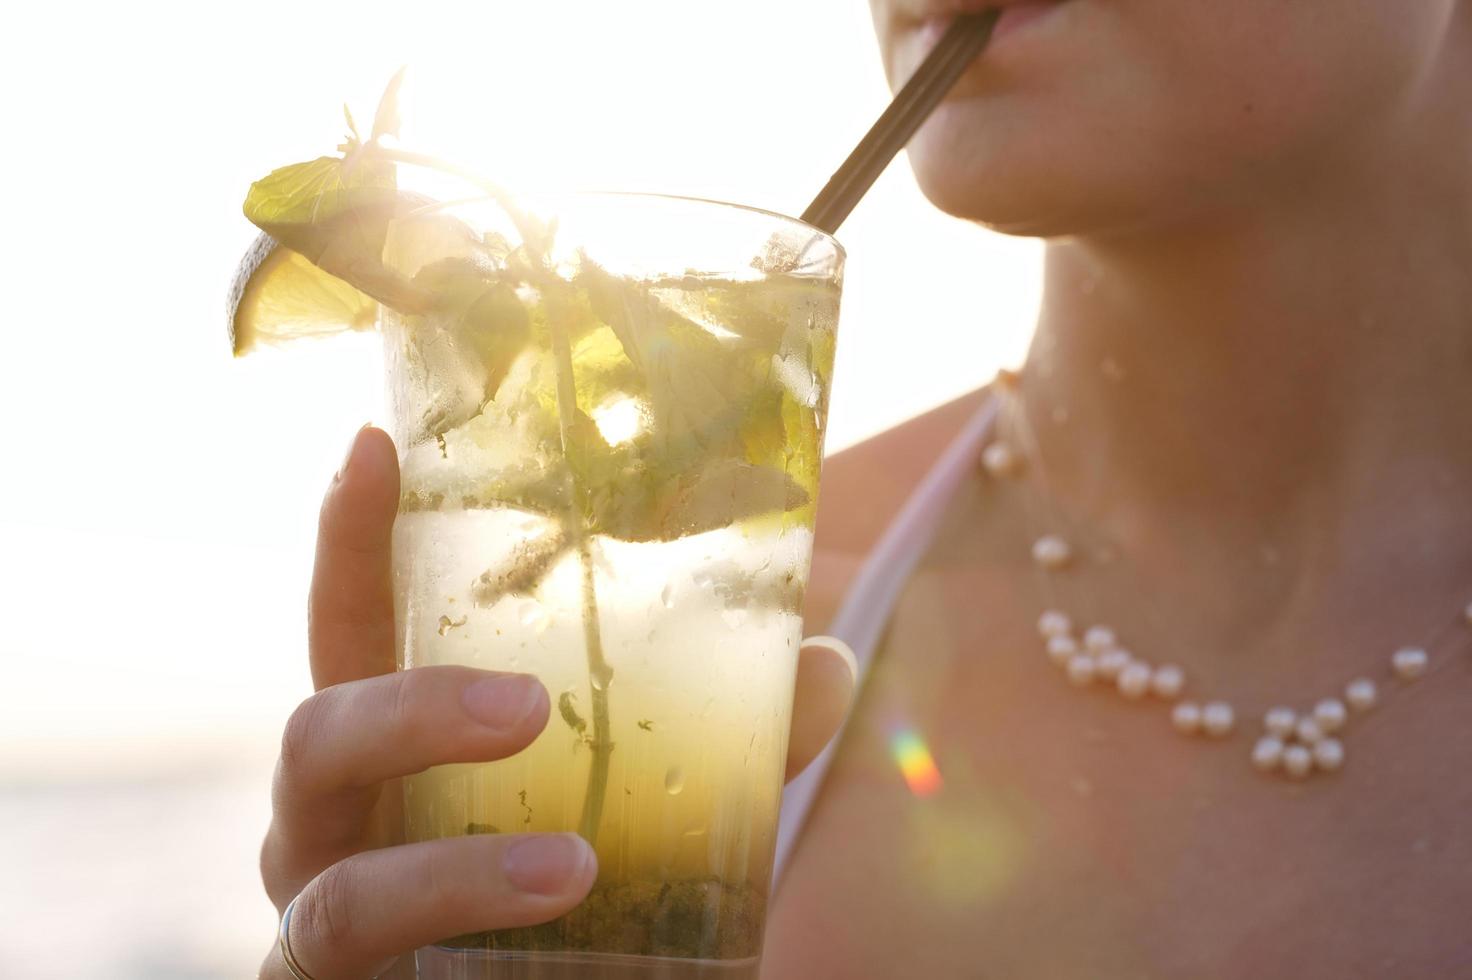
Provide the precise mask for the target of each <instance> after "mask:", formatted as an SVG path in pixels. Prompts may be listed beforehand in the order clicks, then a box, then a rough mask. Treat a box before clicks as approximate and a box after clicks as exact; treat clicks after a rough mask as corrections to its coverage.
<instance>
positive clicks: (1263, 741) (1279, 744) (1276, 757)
mask: <svg viewBox="0 0 1472 980" xmlns="http://www.w3.org/2000/svg"><path fill="white" fill-rule="evenodd" d="M1281 761H1283V740H1282V739H1281V738H1278V737H1277V736H1276V735H1264V736H1263V737H1262V738H1260V739H1258V740H1257V744H1256V745H1254V746H1253V747H1252V764H1253V765H1254V766H1256V767H1257V768H1258V769H1261V770H1262V771H1263V772H1271V771H1272V770H1274V769H1276V768H1278V763H1279V762H1281Z"/></svg>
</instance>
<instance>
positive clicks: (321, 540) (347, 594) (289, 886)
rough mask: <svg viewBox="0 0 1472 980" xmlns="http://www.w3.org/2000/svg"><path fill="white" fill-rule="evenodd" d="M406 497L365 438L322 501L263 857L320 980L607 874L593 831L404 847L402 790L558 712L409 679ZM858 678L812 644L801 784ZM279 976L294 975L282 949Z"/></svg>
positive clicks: (566, 897) (531, 693)
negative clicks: (395, 537)
mask: <svg viewBox="0 0 1472 980" xmlns="http://www.w3.org/2000/svg"><path fill="white" fill-rule="evenodd" d="M398 497H399V474H398V461H397V457H396V455H395V452H394V447H393V444H392V443H391V442H390V440H389V438H388V436H387V435H386V434H385V433H383V432H382V431H380V430H378V429H374V428H367V427H365V428H364V429H362V430H361V431H359V433H358V434H357V436H356V437H355V438H354V440H353V444H352V447H351V448H350V450H349V452H348V457H347V459H346V460H345V461H344V462H343V466H342V469H341V470H340V471H339V472H338V474H337V475H336V476H335V477H334V478H333V481H332V486H331V487H330V488H329V489H328V492H327V497H326V499H325V500H324V501H323V505H322V514H321V519H320V522H319V531H318V539H317V559H316V568H315V571H314V573H313V577H312V590H311V598H310V601H309V605H308V621H309V628H308V641H309V650H310V657H311V668H312V681H313V685H314V686H315V688H316V690H317V693H316V694H314V695H312V696H311V697H310V698H308V699H307V700H306V701H304V702H303V703H302V705H301V706H300V707H299V708H297V710H296V711H295V712H294V713H293V714H292V716H291V719H290V721H288V722H287V725H286V732H285V734H284V735H283V737H282V741H281V758H280V761H279V762H278V764H277V767H276V778H275V782H274V785H273V787H272V811H273V812H272V819H271V827H270V830H269V831H267V834H266V840H265V844H264V846H263V847H262V849H261V875H262V878H263V879H264V881H265V885H266V892H267V894H268V895H269V896H270V898H271V901H272V902H274V903H275V905H276V908H277V910H278V911H284V910H285V908H286V905H287V903H288V902H290V901H292V899H293V898H295V899H296V904H295V905H294V906H293V910H292V919H291V923H290V933H291V936H290V940H291V949H292V953H293V955H294V956H295V957H296V959H297V961H298V963H299V964H300V966H301V968H302V969H303V970H305V971H306V972H307V973H309V974H310V975H311V976H312V977H313V978H314V980H361V978H366V977H372V976H374V975H376V974H380V973H383V972H384V971H386V970H388V969H390V968H391V967H392V965H393V964H394V962H395V960H396V959H397V958H398V957H399V956H401V955H402V954H404V953H407V952H409V951H411V950H414V949H417V948H419V947H421V946H424V945H427V944H429V943H433V942H435V941H437V940H440V939H444V938H445V937H447V936H452V935H458V934H462V933H468V932H480V931H484V930H488V929H501V928H509V927H514V926H525V925H533V924H535V923H539V922H546V921H548V920H550V919H554V918H556V917H557V916H559V915H562V914H563V913H565V912H567V911H569V910H570V909H572V908H573V907H574V906H576V905H577V904H578V903H579V902H581V901H582V900H583V898H584V897H585V896H586V895H587V893H588V890H589V889H590V888H591V887H592V886H593V880H594V878H595V877H596V875H597V870H598V869H597V860H596V858H595V857H594V855H593V851H592V849H591V848H590V847H588V845H587V844H586V843H585V842H584V841H583V840H582V839H581V838H579V837H578V836H577V835H575V834H475V835H470V836H466V837H454V838H447V839H444V840H437V841H428V842H424V843H417V844H404V843H402V838H401V836H400V835H401V829H402V811H401V805H402V797H401V793H400V790H399V782H398V780H399V777H401V776H406V775H411V774H413V773H417V772H421V771H423V770H424V769H427V768H428V767H430V766H433V765H439V764H441V763H447V762H473V761H474V762H478V761H488V760H492V759H502V758H505V757H506V756H509V755H514V754H515V753H517V752H519V751H521V750H522V749H523V748H525V747H526V746H528V745H529V744H531V742H532V740H533V739H535V738H536V737H537V735H538V734H539V733H540V732H541V730H542V728H543V726H545V725H546V723H547V716H548V710H549V702H548V697H547V691H546V689H545V688H544V687H543V686H542V685H541V683H540V682H539V681H538V680H537V679H536V678H534V677H531V676H528V675H524V674H507V673H499V672H495V671H483V670H475V669H472V668H469V667H450V666H444V667H421V668H417V669H414V670H408V671H396V670H395V665H394V629H393V592H392V584H391V581H390V564H389V541H390V532H391V530H392V527H393V521H394V513H395V510H396V507H397V504H398ZM853 676H854V674H853V658H852V654H850V653H849V652H848V651H847V649H846V648H845V647H843V645H842V644H841V643H837V642H836V641H828V640H819V641H809V642H807V643H805V644H804V646H803V649H802V654H801V658H800V660H799V665H798V686H797V696H796V702H795V705H794V709H793V712H794V719H793V726H792V738H791V742H790V748H789V751H788V760H787V764H788V769H787V778H788V779H791V778H792V777H793V776H795V775H797V773H798V772H800V771H801V770H802V768H803V767H805V766H806V765H807V764H808V763H809V762H811V761H812V759H813V758H814V757H815V756H816V755H817V754H818V752H819V751H821V750H822V748H823V746H824V745H826V744H827V742H828V740H829V739H830V738H831V737H832V736H833V733H834V732H836V731H837V729H838V726H839V724H840V723H841V721H842V719H843V717H844V715H845V713H846V712H847V709H848V703H849V700H850V699H851V697H852V691H853ZM407 975H410V976H412V972H411V973H408V974H407ZM261 977H262V978H263V980H290V978H291V972H290V970H289V969H288V968H287V966H286V963H285V962H284V960H283V959H282V956H281V954H280V951H279V949H278V948H277V946H276V945H275V944H273V945H272V948H271V951H270V953H269V954H268V955H267V957H266V960H265V963H264V965H263V967H262V970H261Z"/></svg>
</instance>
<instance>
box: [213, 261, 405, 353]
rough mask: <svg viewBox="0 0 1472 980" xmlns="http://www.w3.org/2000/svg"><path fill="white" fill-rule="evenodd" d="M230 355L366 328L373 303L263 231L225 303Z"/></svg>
mask: <svg viewBox="0 0 1472 980" xmlns="http://www.w3.org/2000/svg"><path fill="white" fill-rule="evenodd" d="M228 309H229V325H230V342H231V346H232V347H233V349H234V351H235V356H236V357H240V356H242V355H244V354H248V353H250V352H251V351H252V350H254V349H255V348H256V347H258V346H260V345H262V344H265V345H272V346H274V345H276V344H282V343H286V342H288V341H292V340H297V339H299V338H302V337H326V336H329V335H331V334H337V333H345V332H347V331H349V330H370V329H372V328H373V325H374V324H375V323H376V322H377V320H378V303H377V301H375V300H374V299H373V298H372V297H370V296H367V295H365V294H364V293H362V292H360V291H359V290H357V289H355V288H354V287H353V286H351V285H349V284H348V283H346V282H343V281H342V280H341V279H339V278H337V277H336V276H334V275H331V274H330V273H327V272H323V271H322V270H321V269H319V268H318V267H317V266H315V265H313V264H312V263H311V262H309V261H307V260H306V259H305V258H303V257H302V256H301V255H299V254H297V253H296V252H293V251H292V250H291V249H289V248H286V247H285V246H282V245H280V244H278V243H277V241H276V240H275V239H274V238H272V237H271V236H270V235H267V234H265V233H262V234H261V235H260V236H259V237H257V238H256V240H255V241H254V242H252V243H251V246H250V248H249V249H248V250H247V251H246V253H245V257H244V258H242V259H241V260H240V267H239V268H238V269H237V270H236V273H235V282H234V283H232V284H231V286H230V298H229V303H228Z"/></svg>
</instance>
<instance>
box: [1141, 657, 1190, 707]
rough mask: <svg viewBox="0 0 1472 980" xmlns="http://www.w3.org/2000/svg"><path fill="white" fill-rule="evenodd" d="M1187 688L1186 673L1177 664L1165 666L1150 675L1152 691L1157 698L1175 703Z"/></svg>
mask: <svg viewBox="0 0 1472 980" xmlns="http://www.w3.org/2000/svg"><path fill="white" fill-rule="evenodd" d="M1185 687H1186V672H1185V671H1184V670H1182V669H1181V668H1179V667H1177V666H1176V665H1175V664H1163V665H1161V666H1159V667H1156V668H1155V673H1153V674H1151V675H1150V690H1151V691H1153V692H1154V693H1155V696H1156V697H1157V698H1164V699H1165V700H1167V701H1173V700H1175V699H1176V698H1178V697H1180V696H1181V691H1182V690H1184V689H1185Z"/></svg>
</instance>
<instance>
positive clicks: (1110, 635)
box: [1084, 626, 1119, 653]
mask: <svg viewBox="0 0 1472 980" xmlns="http://www.w3.org/2000/svg"><path fill="white" fill-rule="evenodd" d="M1118 645H1119V639H1118V637H1116V636H1115V635H1114V630H1112V629H1110V628H1109V627H1108V626H1090V627H1089V628H1088V629H1086V630H1084V648H1085V649H1086V650H1088V651H1089V652H1090V653H1103V652H1104V651H1106V650H1113V649H1114V648H1115V647H1116V646H1118Z"/></svg>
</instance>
